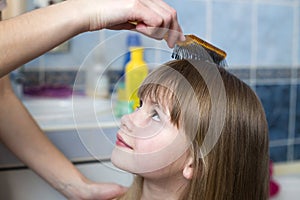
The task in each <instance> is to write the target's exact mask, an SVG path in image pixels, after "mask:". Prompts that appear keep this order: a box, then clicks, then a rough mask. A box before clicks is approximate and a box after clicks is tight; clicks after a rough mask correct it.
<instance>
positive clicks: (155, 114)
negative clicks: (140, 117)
mask: <svg viewBox="0 0 300 200" xmlns="http://www.w3.org/2000/svg"><path fill="white" fill-rule="evenodd" d="M151 118H152V119H153V120H154V121H157V122H159V121H160V117H159V115H158V113H157V112H156V111H154V112H153V114H152V116H151Z"/></svg>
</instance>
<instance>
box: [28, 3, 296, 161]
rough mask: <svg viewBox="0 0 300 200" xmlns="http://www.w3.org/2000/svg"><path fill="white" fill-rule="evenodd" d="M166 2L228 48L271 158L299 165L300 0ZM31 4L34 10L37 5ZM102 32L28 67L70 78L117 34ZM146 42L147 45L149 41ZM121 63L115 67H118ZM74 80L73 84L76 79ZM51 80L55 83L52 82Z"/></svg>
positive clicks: (189, 28)
mask: <svg viewBox="0 0 300 200" xmlns="http://www.w3.org/2000/svg"><path fill="white" fill-rule="evenodd" d="M165 1H166V2H167V3H168V4H170V5H171V6H172V7H174V8H175V9H176V10H177V14H178V19H179V22H180V24H181V26H182V29H183V31H184V32H185V33H192V34H195V35H197V36H199V37H201V38H203V39H205V40H207V41H209V42H211V43H213V44H214V45H216V46H218V47H221V48H222V49H224V50H225V51H226V52H227V54H228V57H227V62H228V64H229V67H228V70H230V71H232V73H234V74H236V75H237V76H238V77H240V78H241V79H243V80H244V81H245V82H246V83H249V84H250V85H251V87H252V88H253V89H254V90H255V91H256V92H257V94H258V96H259V97H260V99H261V101H262V103H263V106H264V108H265V111H266V114H267V120H268V123H269V129H270V130H269V131H270V155H271V159H272V160H273V161H274V162H286V161H293V160H298V161H300V0H272V1H266V0H256V1H253V0H243V1H241V0H230V1H228V0H185V1H178V0H165ZM27 2H28V10H31V9H32V2H33V0H27ZM100 33H103V35H101V36H100ZM100 33H99V32H92V33H84V34H81V35H79V36H77V37H74V38H73V39H71V40H70V49H69V51H68V52H65V53H55V54H53V53H47V54H45V55H43V56H41V57H40V58H37V59H35V60H33V61H32V62H30V63H28V64H26V66H25V68H31V67H42V68H53V67H54V68H63V69H69V70H71V72H70V74H71V75H72V74H74V72H72V70H77V69H78V67H79V66H80V65H81V64H82V62H83V60H84V58H85V57H86V56H87V55H88V53H89V52H90V51H91V50H92V49H93V48H94V47H95V46H97V45H98V44H99V43H100V42H102V41H101V40H102V39H103V37H104V39H107V38H108V39H109V38H111V37H112V36H113V35H115V34H118V33H119V32H115V31H107V30H103V31H101V32H100ZM122 33H123V32H122ZM124 36H126V35H124ZM100 38H101V39H100ZM143 42H144V44H146V45H148V44H149V40H143ZM150 43H151V42H150ZM158 46H159V45H158ZM120 48H123V49H124V48H126V46H125V37H124V38H123V39H122V38H121V39H118V40H116V41H115V44H113V45H109V46H108V47H107V48H106V50H105V53H106V54H112V55H114V54H115V52H118V50H119V49H120ZM170 51H171V50H170ZM162 54H163V53H160V54H159V55H160V56H161V57H163V58H164V59H158V58H157V55H156V54H155V52H151V51H150V52H146V58H145V59H146V61H148V62H153V60H154V62H155V61H156V62H157V63H160V62H162V60H166V59H169V57H168V55H167V54H166V55H162ZM121 60H122V59H119V61H120V62H116V66H118V67H119V68H121V67H122V62H121ZM120 63H121V64H120ZM50 74H51V73H50ZM53 74H55V73H53ZM71 75H70V76H68V77H69V78H70V79H69V80H73V78H72V76H71ZM49 76H50V75H49ZM49 80H56V79H52V78H50V77H49ZM291 84H294V85H295V84H296V85H297V88H296V89H294V87H293V85H292V86H291Z"/></svg>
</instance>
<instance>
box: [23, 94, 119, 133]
mask: <svg viewBox="0 0 300 200" xmlns="http://www.w3.org/2000/svg"><path fill="white" fill-rule="evenodd" d="M23 104H24V105H25V107H26V108H27V109H28V111H29V112H30V113H31V115H32V116H33V118H34V119H35V120H36V121H37V123H38V124H39V125H40V126H41V128H42V129H43V130H59V129H63V130H65V129H74V128H92V127H99V126H103V127H116V126H117V125H118V123H119V122H118V121H119V120H118V119H117V118H115V117H114V115H113V106H112V102H111V100H110V99H93V98H90V97H85V96H74V97H73V98H72V97H70V98H63V99H62V98H24V99H23Z"/></svg>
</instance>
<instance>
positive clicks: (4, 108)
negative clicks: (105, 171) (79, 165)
mask: <svg viewBox="0 0 300 200" xmlns="http://www.w3.org/2000/svg"><path fill="white" fill-rule="evenodd" d="M4 79H6V77H5V78H2V79H0V105H1V106H0V140H1V141H2V143H4V144H5V145H6V146H7V147H8V148H9V149H10V150H11V151H12V152H13V153H14V154H15V155H17V157H18V158H19V159H20V160H21V161H23V162H24V163H25V164H27V165H28V166H29V167H30V168H31V169H33V170H34V171H35V172H36V173H37V174H39V175H40V176H41V177H43V178H44V179H45V180H46V181H47V182H49V183H50V184H51V185H52V186H53V187H54V188H56V189H57V190H58V191H59V192H61V193H63V194H64V195H66V196H71V195H73V194H71V193H72V192H74V194H75V193H76V191H74V190H75V189H74V188H78V185H81V184H83V181H84V180H85V179H84V177H82V175H81V174H80V173H79V171H78V170H77V169H76V168H75V167H74V166H73V165H72V163H70V162H69V161H68V160H67V159H66V158H65V157H64V155H63V154H62V153H60V152H59V151H58V150H57V148H56V147H55V146H54V145H53V144H52V143H51V142H50V141H49V140H48V138H47V137H46V136H45V135H44V134H43V133H42V131H41V130H40V128H39V127H38V125H37V124H36V123H35V122H34V120H33V119H32V118H31V116H30V114H29V113H28V112H27V110H26V109H25V108H24V106H23V105H22V103H21V102H20V101H19V100H18V99H17V98H16V97H15V95H14V94H13V92H12V91H11V89H10V88H9V87H8V84H9V83H8V79H6V80H4ZM75 184H78V185H77V186H75ZM73 189H74V190H73Z"/></svg>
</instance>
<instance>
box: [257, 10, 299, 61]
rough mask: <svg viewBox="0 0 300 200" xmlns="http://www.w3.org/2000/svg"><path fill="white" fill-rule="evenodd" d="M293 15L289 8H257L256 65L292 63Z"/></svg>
mask: <svg viewBox="0 0 300 200" xmlns="http://www.w3.org/2000/svg"><path fill="white" fill-rule="evenodd" d="M275 13H276V14H275ZM293 14H294V12H293V7H291V6H282V5H269V4H262V5H259V6H258V16H257V17H258V24H257V26H258V27H257V29H258V30H257V34H258V35H257V37H258V38H257V45H258V46H257V65H259V66H274V65H279V66H288V65H289V64H291V63H292V55H293V54H292V48H293V17H294V16H293Z"/></svg>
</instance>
